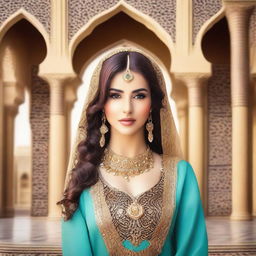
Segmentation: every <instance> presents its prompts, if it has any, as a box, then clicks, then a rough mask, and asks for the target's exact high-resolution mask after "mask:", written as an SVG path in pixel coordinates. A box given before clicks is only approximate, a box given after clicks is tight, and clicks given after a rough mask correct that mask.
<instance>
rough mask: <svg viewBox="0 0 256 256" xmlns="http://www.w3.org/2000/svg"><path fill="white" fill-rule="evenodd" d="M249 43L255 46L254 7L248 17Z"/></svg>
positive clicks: (255, 12)
mask: <svg viewBox="0 0 256 256" xmlns="http://www.w3.org/2000/svg"><path fill="white" fill-rule="evenodd" d="M250 45H251V46H256V8H254V11H253V13H252V16H251V19H250Z"/></svg>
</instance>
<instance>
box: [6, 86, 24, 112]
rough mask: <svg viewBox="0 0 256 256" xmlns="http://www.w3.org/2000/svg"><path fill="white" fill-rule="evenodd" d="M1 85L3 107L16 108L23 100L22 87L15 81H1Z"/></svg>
mask: <svg viewBox="0 0 256 256" xmlns="http://www.w3.org/2000/svg"><path fill="white" fill-rule="evenodd" d="M2 85H3V99H4V100H3V102H4V107H6V108H10V109H18V106H19V105H20V104H21V103H23V102H24V87H23V86H22V85H21V84H20V83H18V82H16V81H3V82H2Z"/></svg>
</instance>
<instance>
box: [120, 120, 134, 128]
mask: <svg viewBox="0 0 256 256" xmlns="http://www.w3.org/2000/svg"><path fill="white" fill-rule="evenodd" d="M119 122H120V123H121V124H122V125H124V126H130V125H133V123H134V122H135V119H133V118H123V119H120V120H119Z"/></svg>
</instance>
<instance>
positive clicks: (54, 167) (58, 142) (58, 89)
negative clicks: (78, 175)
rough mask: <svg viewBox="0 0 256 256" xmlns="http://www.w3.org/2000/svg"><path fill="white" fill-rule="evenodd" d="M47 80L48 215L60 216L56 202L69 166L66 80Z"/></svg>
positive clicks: (47, 78)
mask: <svg viewBox="0 0 256 256" xmlns="http://www.w3.org/2000/svg"><path fill="white" fill-rule="evenodd" d="M46 80H47V81H48V83H49V85H50V135H49V137H50V142H49V194H48V217H60V216H61V209H60V207H59V206H57V205H56V203H57V201H59V200H60V199H61V198H62V194H63V188H64V180H65V174H66V168H67V136H66V135H67V134H66V129H67V127H66V115H65V97H64V90H65V88H64V87H65V80H64V79H61V77H59V78H58V77H57V76H52V77H51V76H49V77H46Z"/></svg>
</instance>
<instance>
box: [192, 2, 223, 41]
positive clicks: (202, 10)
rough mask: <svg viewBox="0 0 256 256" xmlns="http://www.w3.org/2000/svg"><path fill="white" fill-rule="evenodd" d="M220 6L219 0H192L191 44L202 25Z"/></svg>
mask: <svg viewBox="0 0 256 256" xmlns="http://www.w3.org/2000/svg"><path fill="white" fill-rule="evenodd" d="M221 7H222V3H221V0H193V38H192V40H193V44H194V43H195V39H196V36H197V33H198V32H199V30H200V29H201V27H202V25H203V24H204V23H205V22H206V21H207V20H209V19H210V18H211V17H212V16H213V15H215V14H216V13H217V12H218V11H219V10H220V9H221Z"/></svg>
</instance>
